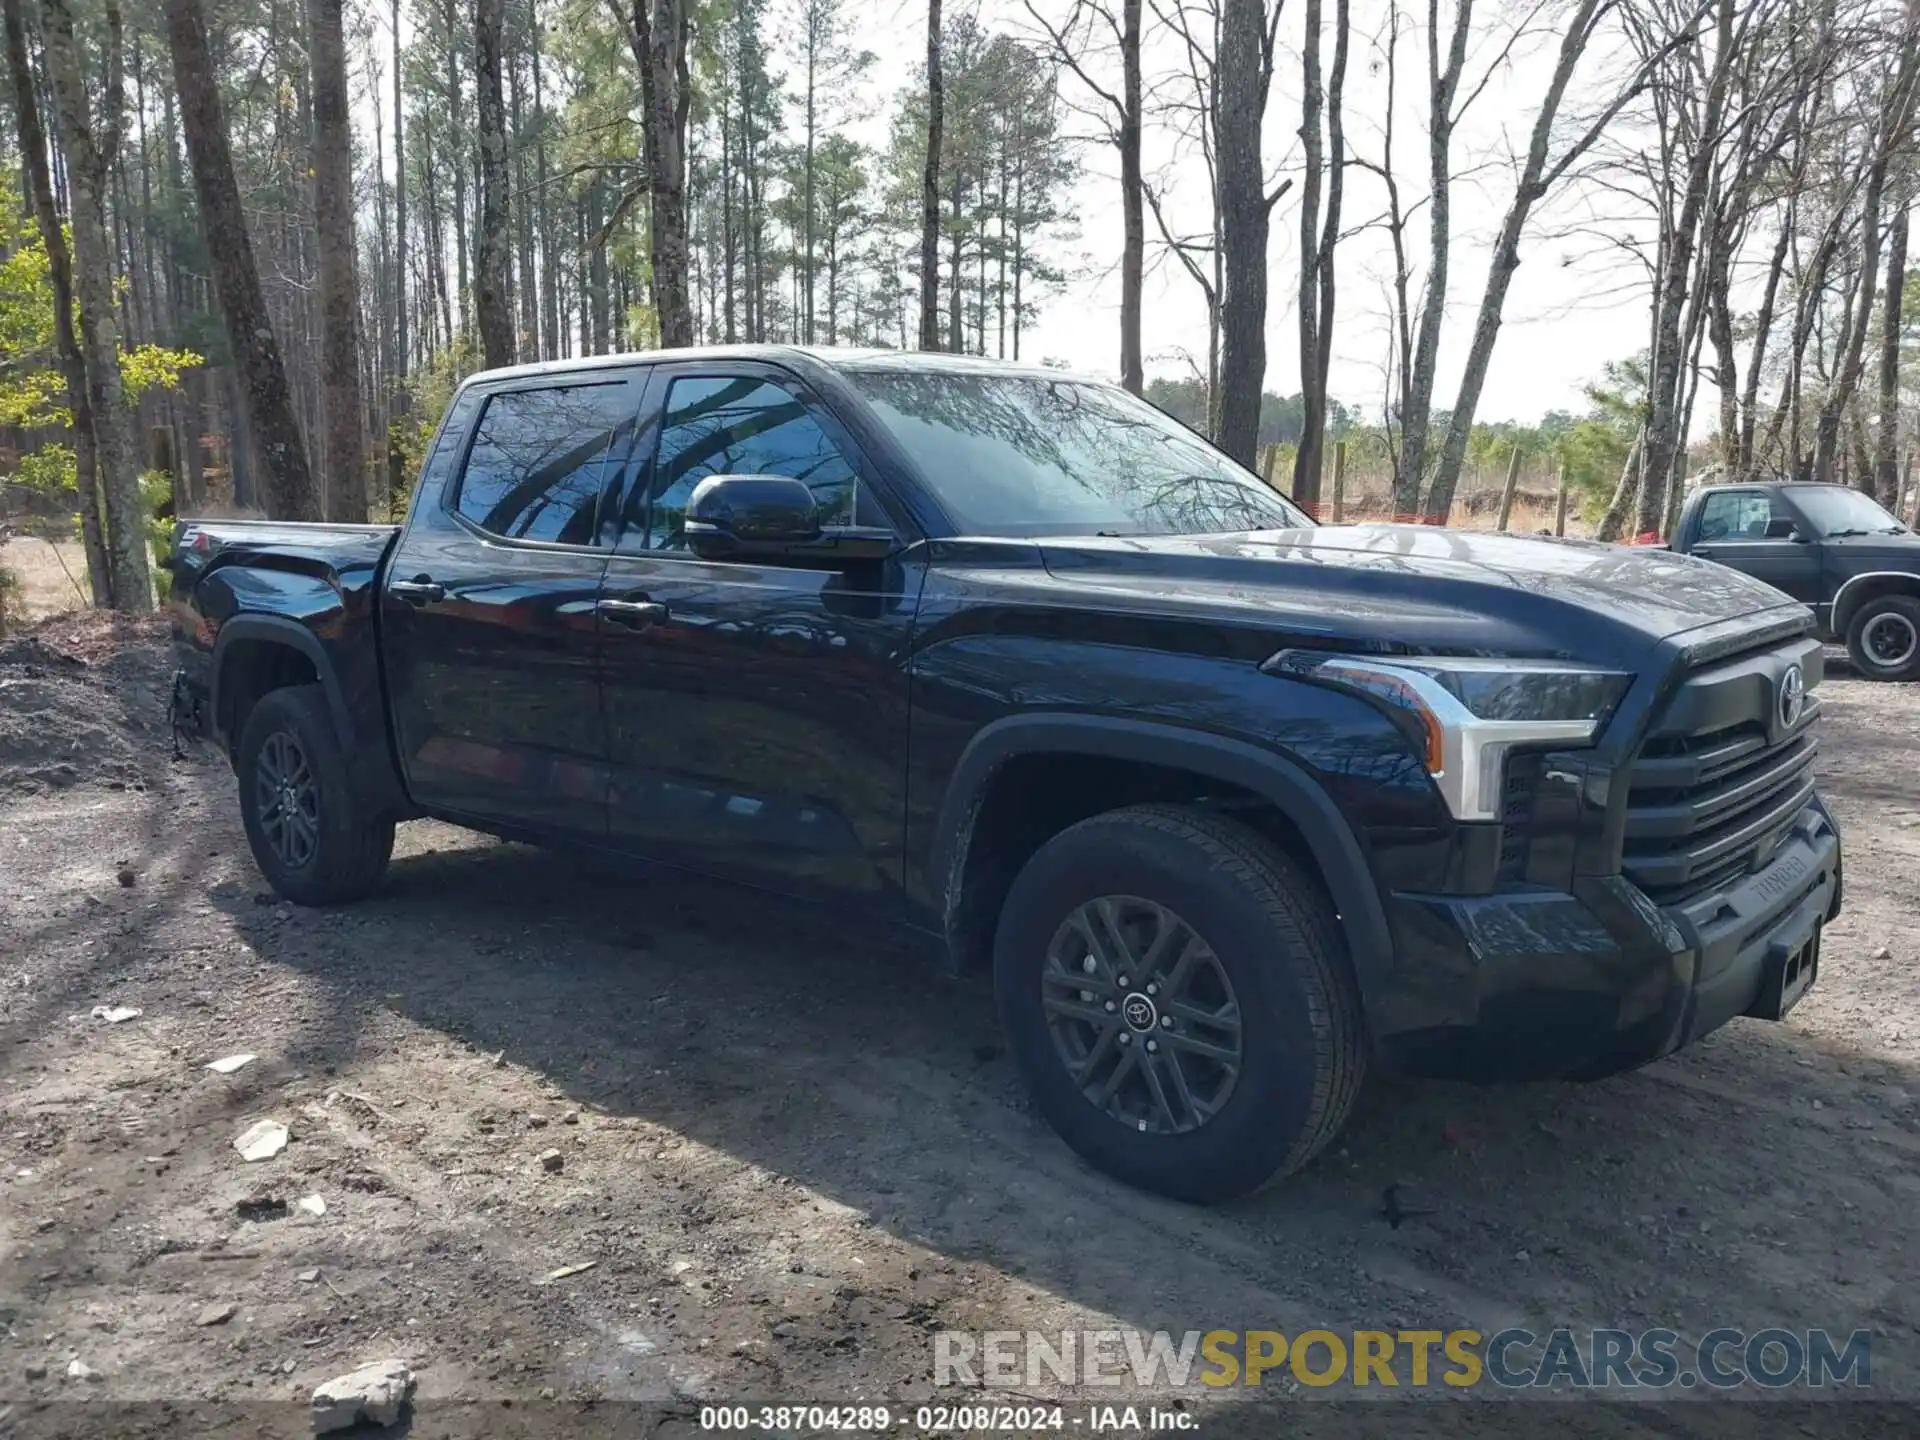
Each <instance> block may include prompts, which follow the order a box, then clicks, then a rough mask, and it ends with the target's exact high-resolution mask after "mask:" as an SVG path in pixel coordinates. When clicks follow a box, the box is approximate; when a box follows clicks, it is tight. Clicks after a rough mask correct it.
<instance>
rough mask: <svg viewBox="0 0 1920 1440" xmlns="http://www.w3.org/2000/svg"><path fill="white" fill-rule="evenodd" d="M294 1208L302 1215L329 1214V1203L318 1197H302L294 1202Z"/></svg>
mask: <svg viewBox="0 0 1920 1440" xmlns="http://www.w3.org/2000/svg"><path fill="white" fill-rule="evenodd" d="M293 1208H294V1209H296V1210H298V1211H299V1212H300V1213H301V1214H302V1215H324V1214H326V1213H327V1202H326V1201H324V1200H322V1199H321V1198H320V1197H319V1196H318V1195H302V1196H301V1197H300V1198H299V1199H298V1200H296V1201H294V1202H293Z"/></svg>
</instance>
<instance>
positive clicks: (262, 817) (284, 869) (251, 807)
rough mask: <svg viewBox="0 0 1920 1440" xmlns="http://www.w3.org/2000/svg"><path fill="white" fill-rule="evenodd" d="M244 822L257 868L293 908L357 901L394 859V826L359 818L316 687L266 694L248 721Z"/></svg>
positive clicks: (243, 739)
mask: <svg viewBox="0 0 1920 1440" xmlns="http://www.w3.org/2000/svg"><path fill="white" fill-rule="evenodd" d="M238 762H239V763H238V766H237V769H238V771H239V777H240V814H241V818H242V820H243V821H244V823H245V825H246V830H247V844H248V845H249V846H250V847H252V850H253V859H254V863H255V864H256V865H258V866H259V867H260V873H261V874H262V875H264V876H266V877H267V883H268V884H270V885H272V886H273V888H274V890H275V891H276V892H278V893H279V894H281V895H284V896H285V897H286V898H287V899H289V900H292V901H293V902H295V903H296V904H299V905H331V904H336V903H338V902H340V901H343V900H357V899H359V898H360V897H361V896H363V895H366V894H368V893H369V892H370V891H372V889H373V888H374V886H375V885H377V884H379V882H380V876H381V873H382V872H383V871H384V870H385V869H386V867H387V861H388V859H389V858H390V857H391V856H392V854H393V821H392V820H391V819H387V818H383V817H374V816H367V815H364V814H362V813H361V809H362V807H361V803H360V799H359V797H358V796H357V795H355V794H354V791H353V786H352V784H351V782H350V779H349V776H348V770H347V761H346V757H345V755H343V754H342V753H341V750H340V742H339V739H338V737H337V736H335V734H334V731H333V722H332V719H331V717H330V716H329V715H328V713H327V701H326V692H325V691H323V690H322V689H321V687H320V686H318V685H295V686H290V687H288V688H286V689H282V690H270V691H268V692H267V693H266V694H265V695H263V696H261V698H260V703H259V704H257V705H255V706H254V707H253V710H252V713H250V714H249V715H248V716H247V723H246V726H245V728H244V730H243V731H242V732H241V736H240V752H239V756H238Z"/></svg>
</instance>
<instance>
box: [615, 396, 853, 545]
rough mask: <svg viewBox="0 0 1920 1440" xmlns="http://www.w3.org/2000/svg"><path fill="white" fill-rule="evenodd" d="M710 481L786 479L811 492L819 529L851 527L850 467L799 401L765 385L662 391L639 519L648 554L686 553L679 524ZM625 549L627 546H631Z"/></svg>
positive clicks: (851, 486)
mask: <svg viewBox="0 0 1920 1440" xmlns="http://www.w3.org/2000/svg"><path fill="white" fill-rule="evenodd" d="M709 475H785V476H787V477H788V478H790V479H794V480H804V481H805V482H806V484H807V488H808V489H809V490H811V491H813V501H814V504H815V505H817V506H818V507H819V509H820V523H821V524H822V525H851V524H852V523H853V518H854V496H855V491H856V489H857V488H858V487H857V486H856V484H855V481H854V473H853V467H852V466H850V465H848V464H847V461H846V459H845V457H844V456H842V455H841V453H840V451H839V450H838V449H837V448H836V447H835V445H834V443H833V441H832V440H830V439H828V438H827V432H826V431H825V430H823V429H822V428H821V427H820V424H819V422H818V421H817V420H815V419H814V417H813V416H812V414H811V413H809V411H808V409H807V405H806V402H805V401H803V400H801V399H800V398H799V397H798V396H797V395H794V394H792V393H791V392H789V391H787V390H785V389H783V388H781V387H780V386H778V385H773V384H770V383H768V382H767V381H764V380H755V379H749V378H745V377H737V378H733V379H727V378H720V377H715V378H711V379H707V378H701V379H686V380H675V381H674V382H673V384H672V386H671V388H669V390H668V391H667V405H666V414H665V416H664V417H663V420H662V424H661V429H660V449H659V457H658V459H657V460H656V461H655V463H654V469H653V482H652V484H651V486H650V487H649V499H648V504H647V506H646V511H645V513H644V514H641V515H636V516H634V517H633V524H634V525H635V526H637V527H640V528H643V529H644V530H645V533H646V536H647V540H646V548H648V549H650V550H679V549H683V548H685V544H686V541H685V538H684V536H683V534H682V530H681V522H682V521H683V520H684V518H685V516H686V509H687V499H688V497H689V496H691V495H692V494H693V490H694V487H695V486H696V485H698V484H699V483H700V482H701V481H702V480H704V479H706V478H707V476H709ZM628 543H631V542H630V541H629V542H628Z"/></svg>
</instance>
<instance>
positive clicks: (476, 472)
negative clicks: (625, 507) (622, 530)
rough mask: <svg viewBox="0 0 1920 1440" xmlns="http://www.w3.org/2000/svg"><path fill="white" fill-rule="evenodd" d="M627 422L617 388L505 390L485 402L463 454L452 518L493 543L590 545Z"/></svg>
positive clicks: (625, 396) (622, 389)
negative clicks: (496, 539) (503, 539)
mask: <svg viewBox="0 0 1920 1440" xmlns="http://www.w3.org/2000/svg"><path fill="white" fill-rule="evenodd" d="M632 415H633V392H632V391H631V390H629V389H628V387H627V386H625V385H569V386H559V387H554V388H550V389H544V390H509V391H506V392H504V393H503V394H499V395H495V396H493V397H492V398H490V399H489V400H488V401H487V408H486V409H485V410H484V411H483V412H482V413H481V415H480V424H479V425H478V426H477V427H476V428H475V430H474V433H473V448H472V449H471V450H470V451H468V453H467V469H466V474H465V475H464V476H462V477H461V481H460V498H459V500H458V501H457V502H456V508H457V509H458V510H459V512H460V513H461V514H462V515H464V516H466V518H467V519H469V520H471V521H472V522H473V523H474V524H476V525H478V526H479V527H480V528H481V529H482V530H487V531H490V532H492V533H493V534H495V535H505V536H508V537H511V538H513V539H517V540H552V541H560V542H564V543H566V544H572V545H590V544H592V543H593V527H594V509H595V505H596V503H597V502H598V500H599V498H600V491H601V488H602V486H603V485H604V483H605V482H606V480H607V479H609V478H610V476H609V474H608V467H609V466H613V467H616V468H617V467H618V465H619V463H620V459H621V454H622V451H623V450H624V448H625V447H624V445H621V444H616V443H615V437H616V435H622V436H623V435H624V433H625V432H624V427H625V426H626V424H627V422H628V421H629V420H630V419H631V418H632Z"/></svg>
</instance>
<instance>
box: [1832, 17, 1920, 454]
mask: <svg viewBox="0 0 1920 1440" xmlns="http://www.w3.org/2000/svg"><path fill="white" fill-rule="evenodd" d="M1916 100H1920V6H1913V5H1909V7H1908V11H1907V19H1906V24H1905V26H1904V27H1903V29H1902V33H1901V38H1900V41H1899V44H1898V46H1897V47H1896V49H1895V52H1894V54H1893V56H1892V57H1891V58H1890V59H1889V61H1888V65H1887V70H1886V74H1885V77H1884V79H1883V81H1882V84H1881V101H1880V111H1879V115H1878V117H1877V123H1876V124H1873V125H1871V126H1870V127H1869V128H1868V142H1867V160H1866V176H1865V182H1864V184H1863V185H1862V187H1861V198H1860V245H1859V255H1860V264H1859V273H1858V276H1857V280H1856V286H1855V295H1854V301H1853V304H1852V306H1851V308H1850V309H1848V310H1846V311H1844V312H1843V315H1842V320H1841V334H1840V338H1839V340H1838V342H1837V344H1836V353H1837V355H1838V357H1839V365H1838V369H1837V372H1836V375H1835V378H1834V382H1833V384H1832V385H1830V386H1829V387H1828V388H1827V393H1826V397H1825V399H1824V400H1823V402H1822V403H1821V406H1820V414H1819V418H1818V419H1817V421H1816V422H1815V429H1814V448H1813V474H1814V478H1815V479H1816V480H1831V479H1833V475H1834V461H1835V456H1836V452H1837V450H1838V448H1839V439H1840V417H1841V415H1842V414H1844V413H1845V412H1846V410H1847V407H1848V405H1849V404H1850V403H1851V402H1852V399H1853V396H1854V392H1855V390H1856V389H1857V388H1858V386H1859V384H1860V380H1861V377H1862V375H1863V374H1864V373H1865V370H1866V345H1867V329H1868V326H1869V325H1870V324H1871V322H1872V318H1873V299H1874V286H1875V283H1876V282H1877V281H1878V279H1879V269H1880V207H1881V203H1882V200H1883V198H1884V196H1885V193H1886V186H1887V175H1888V171H1889V169H1890V168H1891V167H1892V165H1893V163H1894V159H1895V157H1896V156H1897V155H1899V154H1901V153H1902V152H1903V151H1904V150H1905V149H1906V148H1907V147H1908V146H1910V145H1911V144H1912V142H1913V134H1912V131H1913V122H1914V111H1915V104H1916ZM1858 478H1860V479H1861V480H1862V481H1863V482H1865V477H1864V476H1863V477H1858Z"/></svg>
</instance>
